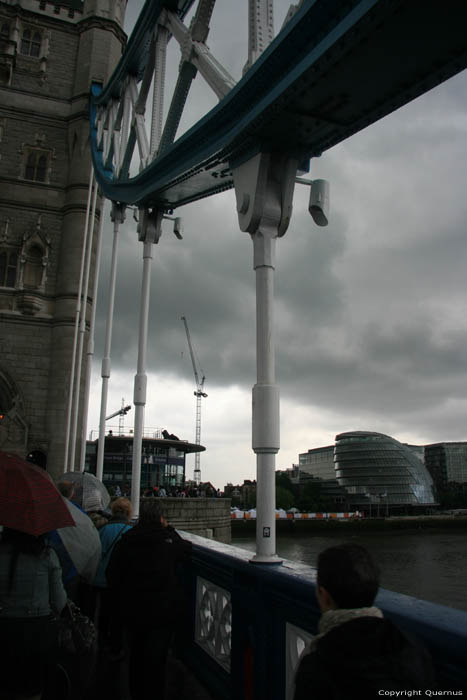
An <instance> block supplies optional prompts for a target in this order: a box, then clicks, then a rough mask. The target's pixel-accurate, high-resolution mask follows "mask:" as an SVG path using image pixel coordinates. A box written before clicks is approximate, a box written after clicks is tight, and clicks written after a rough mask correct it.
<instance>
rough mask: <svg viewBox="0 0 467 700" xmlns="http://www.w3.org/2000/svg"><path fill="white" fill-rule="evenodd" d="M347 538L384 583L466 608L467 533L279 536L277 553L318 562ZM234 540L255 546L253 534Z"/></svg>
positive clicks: (311, 562)
mask: <svg viewBox="0 0 467 700" xmlns="http://www.w3.org/2000/svg"><path fill="white" fill-rule="evenodd" d="M344 542H355V543H356V544H360V545H363V546H364V547H366V548H367V549H368V550H369V551H370V552H371V553H372V555H373V557H374V558H375V560H376V562H377V563H378V566H379V568H380V571H381V587H382V588H387V589H389V590H391V591H396V592H397V593H405V594H406V595H411V596H414V597H416V598H422V599H423V600H428V601H431V602H433V603H439V604H441V605H447V606H449V607H452V608H457V609H459V610H466V611H467V587H466V583H467V532H466V531H465V530H446V531H441V532H440V531H435V532H433V531H432V530H431V531H430V530H421V531H419V532H413V531H410V532H407V531H393V532H389V531H387V532H359V533H353V532H351V531H349V532H326V533H324V532H320V533H318V534H313V533H310V534H299V535H288V534H283V533H279V534H278V536H277V553H278V555H279V556H280V557H283V558H284V559H291V560H293V561H300V562H303V563H305V564H309V565H310V566H316V562H317V557H318V554H319V552H321V551H322V550H323V549H326V547H331V546H333V545H336V544H342V543H344ZM232 544H233V545H235V546H237V547H242V548H243V549H248V550H250V551H253V552H254V551H255V548H256V545H255V538H254V536H251V535H250V536H247V537H237V536H235V533H234V532H233V533H232Z"/></svg>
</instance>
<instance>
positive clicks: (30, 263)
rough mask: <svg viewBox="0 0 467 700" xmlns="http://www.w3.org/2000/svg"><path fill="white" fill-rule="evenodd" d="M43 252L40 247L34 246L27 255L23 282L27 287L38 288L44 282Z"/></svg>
mask: <svg viewBox="0 0 467 700" xmlns="http://www.w3.org/2000/svg"><path fill="white" fill-rule="evenodd" d="M43 254H44V253H43V251H42V249H41V248H40V247H39V246H38V245H32V246H31V247H30V248H29V250H28V252H27V254H26V262H25V264H24V277H23V282H24V286H25V287H32V288H36V287H39V286H40V284H41V282H42V256H43Z"/></svg>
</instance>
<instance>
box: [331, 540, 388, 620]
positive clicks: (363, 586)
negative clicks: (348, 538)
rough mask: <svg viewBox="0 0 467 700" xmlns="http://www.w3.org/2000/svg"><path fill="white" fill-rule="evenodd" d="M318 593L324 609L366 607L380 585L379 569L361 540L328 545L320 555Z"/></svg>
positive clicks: (370, 603) (370, 602)
mask: <svg viewBox="0 0 467 700" xmlns="http://www.w3.org/2000/svg"><path fill="white" fill-rule="evenodd" d="M317 584H318V585H317V597H318V602H319V604H320V608H321V610H322V611H323V612H325V611H326V610H330V609H332V608H366V607H370V606H371V605H373V602H374V600H375V598H376V594H377V593H378V588H379V570H378V567H377V566H376V564H375V562H374V561H373V559H372V557H371V555H370V553H369V552H368V551H367V550H366V549H365V548H364V547H361V546H360V545H358V544H342V545H338V546H336V547H329V548H328V549H325V550H324V551H323V552H321V553H320V555H319V556H318V578H317Z"/></svg>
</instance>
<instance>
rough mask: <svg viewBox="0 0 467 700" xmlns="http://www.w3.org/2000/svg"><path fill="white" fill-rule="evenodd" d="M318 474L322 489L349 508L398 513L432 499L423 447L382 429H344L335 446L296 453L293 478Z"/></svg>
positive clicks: (299, 479)
mask: <svg viewBox="0 0 467 700" xmlns="http://www.w3.org/2000/svg"><path fill="white" fill-rule="evenodd" d="M309 479H319V480H321V482H322V487H323V492H324V491H325V492H326V493H327V495H329V496H332V497H333V499H334V500H335V502H336V503H339V502H341V503H346V504H347V507H349V508H351V509H361V510H367V511H369V510H370V509H372V508H373V506H374V507H375V509H377V510H378V511H382V512H383V513H384V512H388V513H389V512H396V511H398V510H404V509H405V508H407V507H412V508H413V507H415V508H417V507H425V506H433V505H435V504H436V496H435V489H434V484H433V478H432V476H430V473H429V471H428V469H427V468H426V467H425V465H424V446H423V445H408V444H402V443H400V442H398V441H397V440H394V438H391V437H389V436H388V435H383V434H381V433H373V432H363V431H356V432H348V433H341V434H340V435H337V436H336V442H335V445H327V446H324V447H318V448H314V449H310V450H308V451H307V452H304V453H301V454H299V464H298V465H294V471H293V477H292V481H293V482H294V483H298V484H304V483H306V482H307V480H309Z"/></svg>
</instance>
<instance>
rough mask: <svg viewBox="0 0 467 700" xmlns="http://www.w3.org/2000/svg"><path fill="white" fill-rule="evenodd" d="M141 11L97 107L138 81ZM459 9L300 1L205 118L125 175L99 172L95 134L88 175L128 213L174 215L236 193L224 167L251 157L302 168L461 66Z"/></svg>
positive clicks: (377, 0) (464, 7)
mask: <svg viewBox="0 0 467 700" xmlns="http://www.w3.org/2000/svg"><path fill="white" fill-rule="evenodd" d="M188 4H191V3H188V2H182V0H178V3H177V0H173V1H172V2H167V1H166V2H162V1H157V0H153V2H148V3H146V5H145V7H144V9H143V12H142V14H141V16H140V18H139V20H138V23H137V26H136V28H135V31H134V32H133V35H132V37H131V38H130V41H129V43H128V47H127V49H126V51H125V54H124V56H123V57H122V60H121V62H120V64H119V65H118V66H117V69H116V71H115V73H114V76H113V77H112V79H111V80H110V82H109V84H108V85H107V86H106V87H105V88H104V90H103V91H102V90H101V88H99V87H98V86H94V88H93V96H92V100H91V102H92V104H91V124H92V125H93V124H94V117H95V113H96V109H97V107H98V105H102V104H105V103H106V102H107V101H108V100H109V99H111V97H112V96H114V97H115V96H117V95H118V94H119V91H120V90H121V86H122V81H123V80H124V77H125V75H126V74H127V73H128V72H131V73H132V74H133V75H138V76H140V75H141V72H142V70H143V64H144V61H145V56H146V54H147V51H145V49H144V47H145V46H147V44H148V40H149V37H150V33H151V31H153V27H154V21H155V19H157V16H158V12H159V13H160V11H161V10H162V8H163V6H176V7H178V8H179V9H180V11H181V8H182V6H183V7H184V8H185V10H186V8H187V6H188ZM466 26H467V2H465V0H450V2H449V3H442V2H440V1H439V0H391V1H390V2H389V1H388V0H361V1H357V0H353V1H351V0H305V2H304V3H303V5H302V7H301V9H300V10H299V11H298V12H297V13H296V14H295V16H294V17H293V18H292V20H291V21H290V22H289V23H288V24H287V25H286V26H285V27H284V29H283V30H282V31H281V32H280V33H279V34H278V36H277V37H276V39H275V40H274V41H273V42H272V43H271V44H270V46H269V47H268V49H267V50H266V51H265V52H264V53H263V54H262V56H261V57H260V58H259V59H258V61H256V63H255V64H254V65H253V66H252V67H251V68H250V69H249V70H248V72H247V73H246V74H245V76H244V77H243V78H242V80H240V81H239V83H237V85H236V86H235V87H234V88H233V89H232V90H231V91H230V92H229V93H228V94H227V95H226V96H225V97H224V98H223V99H222V100H221V101H220V102H219V104H218V105H216V107H214V108H213V109H212V110H211V111H210V112H209V113H208V114H207V115H206V116H205V117H204V118H203V119H201V120H200V121H199V122H198V123H197V124H195V125H194V126H193V127H192V128H191V129H190V130H189V131H188V132H186V133H185V134H184V135H183V136H181V137H180V138H179V139H178V140H177V141H175V143H174V144H172V145H171V146H170V147H169V148H168V149H167V150H165V151H164V152H163V153H162V154H161V155H159V156H156V157H155V158H154V160H153V161H152V163H151V164H150V165H148V166H147V167H146V168H145V169H144V170H143V171H142V172H140V173H139V174H138V175H137V176H135V177H133V178H126V179H116V178H113V177H112V175H111V174H110V173H109V171H108V170H106V168H105V167H104V163H103V159H102V153H101V151H99V150H98V147H97V135H96V129H95V127H94V126H92V127H91V128H92V155H93V162H94V167H95V173H96V178H97V180H98V182H99V185H100V187H101V189H102V191H103V193H104V195H105V196H106V197H107V198H108V199H111V200H114V201H119V202H122V203H126V204H137V205H143V206H153V207H157V208H163V209H166V210H168V209H174V208H175V207H177V206H180V205H183V204H186V203H188V202H192V201H195V200H197V199H200V198H202V197H207V196H209V195H212V194H215V193H217V192H219V191H222V190H225V189H228V188H230V187H232V185H233V180H232V175H231V168H232V167H234V166H236V165H238V164H240V163H241V162H243V161H245V160H247V159H249V158H251V157H252V155H254V154H255V153H257V152H259V151H276V152H277V151H278V152H287V153H289V154H290V155H293V156H296V157H298V159H299V160H300V161H302V160H305V159H308V158H310V157H314V156H319V155H320V154H321V153H322V152H324V151H326V150H327V149H329V148H331V147H332V146H334V145H336V144H337V143H339V142H341V141H343V140H344V139H346V138H348V137H349V136H351V135H352V134H354V133H356V132H358V131H360V130H361V129H364V128H365V127H366V126H368V125H370V124H372V123H373V122H375V121H377V120H379V119H381V118H382V117H384V116H385V115H387V114H389V113H391V112H393V111H394V110H396V109H398V108H399V107H401V106H402V105H404V104H406V103H407V102H410V101H411V100H412V99H414V98H415V97H417V96H419V95H421V94H423V93H424V92H427V91H428V90H430V89H431V88H433V87H434V86H436V85H438V84H439V83H441V82H443V81H445V80H446V79H448V78H450V77H451V76H453V75H455V74H456V73H458V72H460V71H461V70H463V69H465V68H466V67H467V32H466V31H465V27H466Z"/></svg>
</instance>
